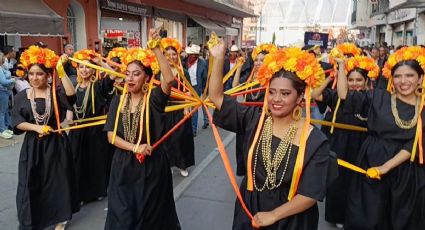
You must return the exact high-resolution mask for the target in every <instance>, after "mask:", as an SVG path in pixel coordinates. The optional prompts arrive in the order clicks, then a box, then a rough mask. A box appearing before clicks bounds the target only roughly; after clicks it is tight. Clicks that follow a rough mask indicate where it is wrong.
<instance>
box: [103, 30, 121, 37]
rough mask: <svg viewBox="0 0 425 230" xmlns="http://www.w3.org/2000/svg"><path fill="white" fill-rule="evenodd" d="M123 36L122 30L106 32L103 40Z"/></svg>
mask: <svg viewBox="0 0 425 230" xmlns="http://www.w3.org/2000/svg"><path fill="white" fill-rule="evenodd" d="M123 36H124V31H122V30H107V31H106V33H105V38H118V37H123Z"/></svg>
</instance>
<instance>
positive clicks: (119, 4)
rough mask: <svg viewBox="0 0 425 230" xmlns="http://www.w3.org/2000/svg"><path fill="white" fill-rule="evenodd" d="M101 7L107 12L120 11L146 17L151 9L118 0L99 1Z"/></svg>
mask: <svg viewBox="0 0 425 230" xmlns="http://www.w3.org/2000/svg"><path fill="white" fill-rule="evenodd" d="M101 7H102V8H103V9H107V10H113V11H120V12H123V13H128V14H135V15H143V16H146V15H150V14H151V9H150V8H149V7H145V6H141V5H139V4H134V3H129V2H124V1H119V0H101Z"/></svg>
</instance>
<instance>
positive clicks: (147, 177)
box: [105, 30, 180, 230]
mask: <svg viewBox="0 0 425 230" xmlns="http://www.w3.org/2000/svg"><path fill="white" fill-rule="evenodd" d="M150 35H151V36H150V37H153V40H151V41H149V46H150V47H151V48H152V49H153V52H154V53H152V51H151V50H147V49H142V48H133V49H130V50H129V51H128V52H127V54H126V55H125V56H124V57H123V59H122V60H123V64H124V65H125V67H126V70H125V71H126V75H127V77H126V79H125V80H126V85H127V87H128V94H125V95H123V96H121V97H122V100H120V98H119V97H118V96H116V97H114V99H113V100H112V103H111V106H110V109H109V113H108V119H107V122H106V125H105V131H107V132H108V140H109V141H110V142H111V143H113V144H114V145H115V147H116V149H115V153H114V158H113V159H112V169H111V177H110V181H109V193H108V214H107V217H106V223H105V229H111V230H120V229H128V230H135V229H158V230H174V229H180V224H179V220H178V217H177V213H176V208H175V204H174V197H173V185H172V176H171V171H170V167H169V164H168V160H167V155H166V151H165V148H164V145H160V146H158V148H157V149H154V150H153V151H152V149H151V147H150V146H149V142H148V141H149V140H148V137H147V131H146V129H147V128H146V127H147V123H146V122H145V120H146V119H144V118H146V116H147V113H146V112H145V111H146V110H147V109H149V131H150V138H151V140H150V141H151V143H152V144H153V143H154V142H155V141H157V140H159V139H160V137H161V136H162V135H164V134H165V131H166V130H165V122H164V119H165V114H164V109H165V106H166V105H167V102H168V97H169V94H170V91H171V86H172V84H173V82H174V78H173V75H172V72H171V69H170V67H169V64H168V61H167V59H166V58H165V57H164V55H163V54H162V52H161V49H160V47H159V43H160V39H161V37H160V36H159V34H158V32H156V31H152V30H151V31H150ZM155 56H156V58H155ZM156 59H158V62H159V66H160V68H161V72H162V74H163V76H164V77H163V78H162V79H161V85H160V86H159V87H156V88H154V89H152V92H151V94H150V100H148V99H147V96H146V95H147V93H148V88H149V85H148V82H149V80H150V78H151V77H152V74H153V73H154V74H156V73H158V72H159V69H158V68H159V67H158V62H157V61H156ZM120 101H121V102H122V103H120ZM120 104H121V105H122V107H121V106H120ZM117 116H119V117H118V119H117ZM140 121H142V124H140V123H139V122H140ZM116 122H117V123H116ZM115 128H116V130H117V132H116V136H114V132H115ZM140 128H142V130H140ZM151 153H152V154H151ZM142 158H144V161H143V160H140V161H142V162H143V163H140V162H139V160H138V159H142Z"/></svg>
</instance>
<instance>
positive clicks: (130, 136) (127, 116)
mask: <svg viewBox="0 0 425 230" xmlns="http://www.w3.org/2000/svg"><path fill="white" fill-rule="evenodd" d="M142 102H143V99H141V100H140V101H139V103H138V104H137V107H136V111H135V112H134V114H133V118H131V108H132V101H131V96H128V97H127V100H126V103H125V105H124V108H123V115H122V123H123V126H124V139H125V140H126V141H128V142H130V143H132V144H135V140H136V136H137V129H138V128H139V120H140V116H141V109H142Z"/></svg>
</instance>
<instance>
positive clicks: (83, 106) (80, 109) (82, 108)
mask: <svg viewBox="0 0 425 230" xmlns="http://www.w3.org/2000/svg"><path fill="white" fill-rule="evenodd" d="M90 87H91V82H90V83H89V85H88V86H87V87H86V91H85V93H84V98H83V102H82V104H81V106H77V103H75V104H74V110H75V115H76V116H77V119H78V120H80V119H83V118H84V117H85V116H86V109H87V102H88V101H89V95H90ZM78 88H80V84H78V85H77V87H75V93H77V91H78ZM81 89H83V88H81ZM80 114H82V116H80Z"/></svg>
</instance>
